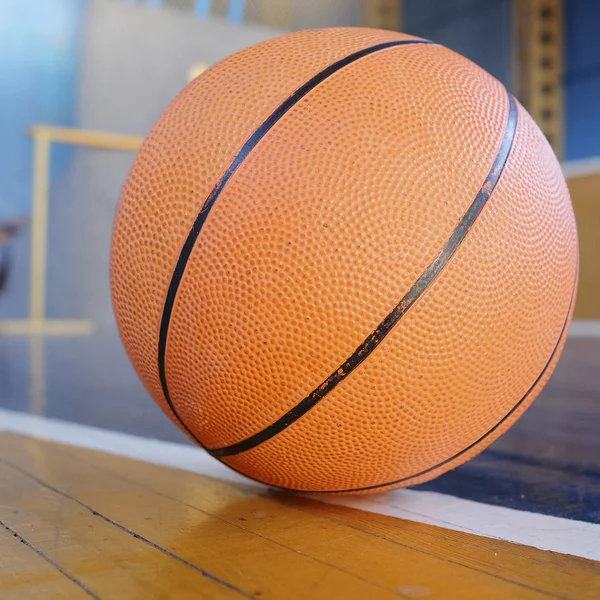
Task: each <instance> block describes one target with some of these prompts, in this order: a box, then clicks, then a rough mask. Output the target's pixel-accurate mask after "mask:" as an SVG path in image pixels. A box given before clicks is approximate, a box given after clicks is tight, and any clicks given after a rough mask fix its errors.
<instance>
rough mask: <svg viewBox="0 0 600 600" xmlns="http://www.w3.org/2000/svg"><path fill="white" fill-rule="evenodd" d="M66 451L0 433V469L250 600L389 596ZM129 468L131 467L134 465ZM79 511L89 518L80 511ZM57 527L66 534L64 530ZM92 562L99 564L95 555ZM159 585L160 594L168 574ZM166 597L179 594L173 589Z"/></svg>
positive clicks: (108, 571) (109, 566)
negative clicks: (30, 479) (34, 481)
mask: <svg viewBox="0 0 600 600" xmlns="http://www.w3.org/2000/svg"><path fill="white" fill-rule="evenodd" d="M72 450H73V455H69V454H67V453H66V452H60V450H59V446H58V445H56V444H52V443H47V442H41V441H38V440H32V439H27V438H21V437H19V436H13V435H10V434H0V456H2V457H3V458H1V459H0V464H1V463H2V461H3V460H4V461H6V462H7V463H10V464H14V465H15V466H16V467H17V468H19V469H22V470H23V471H24V472H27V473H30V474H31V475H33V476H34V477H36V478H38V479H39V480H41V481H43V482H44V483H45V484H46V485H47V486H51V487H52V488H53V489H56V490H62V491H63V493H68V496H69V497H70V498H73V499H75V500H77V501H79V502H81V503H83V504H84V505H85V506H88V507H90V508H93V510H94V511H96V512H98V513H100V514H102V515H103V516H105V517H106V518H108V519H111V520H112V521H114V522H116V523H119V524H121V525H122V526H125V527H127V529H128V530H130V531H132V532H135V533H136V535H138V536H143V537H144V538H146V539H149V540H151V541H152V542H153V543H155V544H157V545H159V546H160V547H162V548H166V549H168V550H169V551H170V552H173V553H174V554H176V555H177V556H180V557H182V558H183V559H185V560H186V561H189V562H190V563H192V564H195V565H198V566H201V567H202V568H204V569H206V570H208V571H210V572H211V573H213V574H215V575H216V576H218V577H219V578H221V579H223V580H226V581H229V582H231V583H232V584H233V585H236V586H237V587H239V588H241V589H243V590H245V591H246V592H248V593H249V594H252V595H254V596H256V597H260V598H261V599H267V598H273V599H275V598H277V599H279V598H290V599H295V598H310V599H312V598H315V599H320V598H323V599H329V598H332V597H334V596H335V595H336V594H343V596H344V598H350V599H352V598H355V599H359V598H367V597H368V598H373V599H380V598H381V599H382V600H384V599H387V598H394V597H396V596H395V594H394V593H392V592H390V591H389V590H386V589H384V588H382V587H381V586H380V585H379V584H378V583H372V582H370V581H365V580H363V579H361V578H359V577H355V576H352V575H350V574H348V573H345V572H344V571H343V570H342V569H338V568H332V567H330V566H329V565H327V564H324V563H321V562H318V561H315V560H313V559H311V558H309V557H307V556H304V555H302V554H301V553H298V552H295V551H294V550H290V549H289V548H286V547H283V546H282V545H280V544H277V543H275V542H273V541H271V540H268V539H265V538H264V537H261V536H257V535H254V534H252V533H250V532H248V531H246V530H245V529H243V528H242V527H239V526H237V525H231V524H229V523H227V522H225V521H223V520H222V519H219V518H216V517H214V516H212V515H208V514H204V513H201V512H199V511H198V510H196V509H193V508H191V507H187V506H185V505H183V504H181V503H180V502H178V501H176V500H172V499H169V498H167V497H164V496H160V495H158V494H156V493H154V492H152V491H151V490H149V489H147V488H144V487H141V486H139V485H135V484H134V483H132V482H130V481H128V480H126V479H123V478H120V477H116V476H114V475H112V474H110V473H109V472H101V471H100V470H98V469H93V468H92V467H91V465H90V464H87V465H86V463H85V462H83V461H82V460H81V459H80V458H79V454H80V453H81V452H84V450H82V449H72ZM133 464H134V467H135V464H137V463H133ZM0 472H1V471H0ZM20 475H21V477H26V476H25V475H22V474H20ZM20 485H21V486H22V485H23V483H22V482H20ZM64 490H68V492H64ZM52 493H53V492H52ZM14 500H15V501H16V498H15V499H14ZM71 502H73V501H71ZM80 509H81V510H83V512H87V513H88V514H91V513H89V511H86V510H85V508H83V507H81V506H80ZM80 512H81V511H80ZM92 516H93V515H92ZM64 526H65V531H67V532H68V529H69V526H70V525H69V524H68V523H64ZM108 558H109V559H110V557H108ZM98 561H99V563H100V564H102V559H101V557H100V556H99V557H98ZM107 563H108V564H105V565H104V566H103V571H104V574H105V577H106V579H110V578H111V577H112V575H111V569H112V567H113V565H112V564H110V561H107ZM163 585H164V586H165V589H168V586H169V578H168V577H167V578H166V579H165V581H164V582H163ZM173 597H179V596H178V595H177V593H176V592H175V591H173Z"/></svg>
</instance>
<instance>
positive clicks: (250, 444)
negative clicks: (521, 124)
mask: <svg viewBox="0 0 600 600" xmlns="http://www.w3.org/2000/svg"><path fill="white" fill-rule="evenodd" d="M509 105H510V109H509V113H508V119H507V124H506V129H505V132H504V136H503V139H502V144H501V145H500V150H499V151H498V154H497V155H496V158H495V160H494V164H493V165H492V168H491V170H490V172H489V174H488V175H487V177H486V179H485V181H484V182H483V185H482V186H481V189H480V190H479V192H478V193H477V195H476V196H475V199H474V200H473V202H472V204H471V206H469V208H468V210H467V212H466V213H465V214H464V215H463V217H462V218H461V220H460V222H459V223H458V225H457V226H456V228H455V229H454V231H453V232H452V235H451V236H450V238H449V239H448V241H447V242H446V244H445V246H444V247H443V248H442V251H441V252H440V253H439V254H438V255H437V256H436V258H435V259H434V260H433V262H432V263H431V264H430V265H429V266H428V267H427V268H426V269H425V271H424V272H423V273H422V275H421V276H420V277H419V278H418V279H417V281H416V282H415V283H414V284H413V286H412V287H411V288H410V290H409V291H408V292H407V293H406V295H405V296H404V298H402V300H400V302H399V303H398V304H397V305H396V307H395V308H394V309H393V310H392V312H390V313H389V314H388V315H387V317H386V318H385V319H384V320H383V321H382V322H381V323H380V324H379V326H378V327H377V329H375V331H373V332H372V333H370V334H369V336H368V337H367V338H366V339H365V341H364V342H362V344H361V345H360V346H359V347H358V348H357V349H356V350H355V351H354V353H353V354H352V356H350V358H349V359H348V360H347V361H346V362H345V363H344V364H342V365H340V366H339V367H338V368H337V369H336V371H334V372H333V373H332V374H331V375H330V376H329V377H328V378H327V379H326V380H325V381H324V382H323V383H321V385H319V387H318V388H316V389H315V390H313V391H312V392H311V393H310V394H309V395H308V396H306V398H304V399H303V400H301V401H300V402H299V403H298V404H297V405H296V406H294V408H292V409H291V410H290V411H288V412H287V413H286V414H285V415H283V416H282V417H281V418H280V419H278V420H277V421H275V422H274V423H272V424H271V425H269V426H268V427H265V429H263V430H262V431H259V432H258V433H256V434H254V435H252V436H250V437H249V438H247V439H245V440H242V441H241V442H238V443H236V444H232V445H231V446H226V447H224V448H215V449H208V452H209V453H210V454H211V455H212V456H215V457H222V456H232V455H234V454H239V453H240V452H246V451H247V450H250V449H252V448H254V447H256V446H258V445H259V444H262V443H263V442H265V441H267V440H268V439H270V438H272V437H273V436H275V435H277V434H278V433H281V432H282V431H283V430H284V429H286V428H287V427H289V426H290V425H291V424H292V423H294V422H295V421H297V420H298V419H299V418H300V417H302V416H303V415H305V414H306V413H307V412H308V411H309V410H311V409H312V408H313V407H314V406H315V405H316V404H318V403H319V402H320V401H321V400H322V399H323V398H324V397H325V396H326V395H327V394H328V393H329V392H331V390H333V389H334V388H335V387H336V386H337V385H338V384H339V383H340V382H341V381H343V380H344V379H345V378H346V377H347V376H348V375H349V374H350V373H351V372H352V371H353V370H354V369H356V367H358V365H360V364H361V363H362V362H363V361H364V360H365V359H366V358H367V357H368V356H369V355H370V354H371V353H372V352H373V351H374V350H375V348H377V346H378V345H379V344H380V343H381V342H382V341H383V339H384V338H385V337H386V336H387V335H388V333H390V331H391V330H392V329H393V328H394V326H395V325H396V324H397V323H398V321H400V319H401V318H402V317H403V316H404V315H405V314H406V313H407V312H408V310H409V309H410V308H411V307H412V306H413V305H414V303H415V302H416V301H417V300H418V299H419V298H420V297H421V296H422V295H423V293H424V292H425V290H427V288H428V287H429V286H430V285H431V283H432V282H433V281H434V279H435V278H436V277H437V276H438V275H439V274H440V273H441V272H442V270H443V269H444V267H445V266H446V265H447V264H448V261H449V260H450V259H451V258H452V257H453V256H454V254H455V253H456V251H457V250H458V247H459V246H460V244H461V243H462V242H463V240H464V239H465V237H466V235H467V233H468V232H469V230H470V229H471V227H472V226H473V223H475V220H476V219H477V217H478V216H479V214H480V213H481V211H482V210H483V207H484V206H485V205H486V203H487V201H488V199H489V197H490V196H491V194H492V192H493V191H494V188H495V186H496V184H497V183H498V179H499V178H500V175H501V174H502V170H503V169H504V165H505V164H506V161H507V159H508V156H509V155H510V150H511V147H512V143H513V140H514V137H515V131H516V127H517V105H516V102H515V100H514V98H513V97H512V96H510V95H509Z"/></svg>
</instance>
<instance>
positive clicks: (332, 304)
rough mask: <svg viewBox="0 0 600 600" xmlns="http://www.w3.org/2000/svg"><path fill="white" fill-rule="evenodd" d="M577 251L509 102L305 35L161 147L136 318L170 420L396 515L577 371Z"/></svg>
mask: <svg viewBox="0 0 600 600" xmlns="http://www.w3.org/2000/svg"><path fill="white" fill-rule="evenodd" d="M577 265H578V250H577V235H576V229H575V221H574V217H573V211H572V207H571V203H570V200H569V195H568V192H567V188H566V185H565V182H564V179H563V176H562V174H561V170H560V166H559V164H558V162H557V160H556V158H555V156H554V154H553V153H552V150H551V148H550V146H549V145H548V143H547V141H546V140H545V138H544V137H543V135H542V133H541V132H540V130H539V129H538V128H537V126H536V125H535V124H534V122H533V120H532V119H531V117H530V116H529V115H528V114H527V112H526V111H525V110H524V109H523V108H522V107H521V106H520V105H519V103H518V102H517V101H516V100H515V99H514V98H512V97H511V96H510V95H509V94H508V93H507V91H506V90H505V88H504V87H503V86H502V84H501V83H499V82H498V81H497V80H496V79H494V78H493V77H491V76H490V75H489V74H487V73H486V72H485V71H483V70H482V69H480V68H479V67H477V66H476V65H474V64H473V63H472V62H470V61H469V60H467V59H465V58H463V57H462V56H460V55H458V54H456V53H454V52H452V51H450V50H448V49H447V48H444V47H443V46H439V45H437V44H434V43H431V42H429V41H427V40H423V39H420V38H415V37H412V36H409V35H403V34H400V33H394V32H389V31H378V30H371V29H324V30H317V31H303V32H300V33H293V34H290V35H285V36H283V37H279V38H277V39H273V40H269V41H267V42H265V43H262V44H259V45H257V46H254V47H252V48H249V49H247V50H244V51H242V52H239V53H238V54H235V55H234V56H232V57H230V58H228V59H226V60H224V61H222V62H221V63H219V64H217V65H216V66H214V67H212V68H211V69H209V70H208V71H206V72H205V73H204V74H202V75H201V76H200V77H199V78H197V79H196V80H194V81H193V82H192V83H190V84H189V85H188V86H187V87H186V88H185V89H184V90H183V91H182V92H181V94H179V96H178V97H177V98H176V99H175V100H174V101H173V103H172V104H171V105H170V106H169V108H168V109H167V110H166V111H165V113H164V114H163V115H162V117H161V118H160V120H159V121H158V123H157V124H156V125H155V127H154V128H153V130H152V132H151V133H150V135H149V136H148V138H147V140H146V141H145V143H144V145H143V148H142V149H141V151H140V153H139V155H138V157H137V159H136V161H135V164H134V166H133V168H132V170H131V173H130V174H129V177H128V179H127V182H126V183H125V186H124V188H123V192H122V196H121V199H120V202H119V206H118V209H117V214H116V220H115V226H114V233H113V247H112V291H113V299H114V308H115V312H116V317H117V322H118V326H119V329H120V332H121V336H122V338H123V342H124V344H125V347H126V348H127V351H128V353H129V356H130V358H131V360H132V362H133V364H134V366H135V368H136V370H137V372H138V374H139V376H140V377H141V379H142V381H143V382H144V384H145V386H146V388H147V389H148V391H149V392H150V393H151V394H152V396H153V397H154V399H155V400H156V402H158V404H159V405H160V406H161V407H162V408H163V410H164V411H165V412H166V413H167V414H168V415H169V416H170V417H171V418H172V419H173V421H175V423H176V424H177V425H178V426H179V427H180V428H181V429H182V430H183V431H185V432H186V433H187V434H188V435H189V436H190V437H191V438H192V439H194V440H195V441H196V442H198V443H199V444H201V445H202V446H203V447H204V448H206V449H207V450H208V452H209V453H211V454H212V455H213V456H215V457H217V458H218V459H219V460H221V461H223V462H224V463H225V464H227V465H229V466H230V467H232V468H233V469H236V470H237V471H239V472H241V473H244V474H246V475H248V476H249V477H252V478H254V479H257V480H259V481H263V482H265V483H268V484H271V485H275V486H280V487H284V488H290V489H295V490H303V491H313V492H374V491H382V490H385V489H390V488H394V487H399V486H406V485H412V484H415V483H419V482H423V481H425V480H428V479H431V478H433V477H435V476H437V475H440V474H441V473H443V472H445V471H447V470H449V469H452V468H454V467H456V466H457V465H459V464H461V463H463V462H465V461H466V460H468V459H470V458H472V457H473V456H475V455H476V454H478V453H479V452H481V451H482V450H483V449H484V448H485V447H486V446H488V445H489V444H490V443H492V442H493V441H494V440H495V439H497V438H498V437H499V436H500V435H501V434H502V433H503V432H505V431H506V430H507V429H508V428H509V427H510V426H511V425H512V424H513V423H514V422H515V421H516V420H517V419H518V418H519V417H520V416H521V415H522V414H523V412H524V411H525V410H526V409H527V407H528V406H529V405H530V404H531V402H532V401H533V399H534V398H535V397H536V396H537V395H538V394H539V392H540V390H541V389H542V387H543V386H544V384H545V383H546V381H547V380H548V378H549V377H550V374H551V373H552V371H553V369H554V367H555V365H556V362H557V361H558V358H559V355H560V353H561V350H562V347H563V344H564V341H565V338H566V335H567V329H568V325H569V321H570V319H571V315H572V311H573V303H574V296H575V289H576V285H577Z"/></svg>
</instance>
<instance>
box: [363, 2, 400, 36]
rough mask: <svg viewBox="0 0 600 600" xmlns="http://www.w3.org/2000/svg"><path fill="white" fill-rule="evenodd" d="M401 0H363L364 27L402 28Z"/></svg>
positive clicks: (398, 29)
mask: <svg viewBox="0 0 600 600" xmlns="http://www.w3.org/2000/svg"><path fill="white" fill-rule="evenodd" d="M402 9H403V6H402V0H363V20H364V24H365V26H366V27H373V28H375V29H391V30H393V31H400V30H401V29H402Z"/></svg>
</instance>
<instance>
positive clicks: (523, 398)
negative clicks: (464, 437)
mask: <svg viewBox="0 0 600 600" xmlns="http://www.w3.org/2000/svg"><path fill="white" fill-rule="evenodd" d="M576 285H577V274H575V284H574V286H576ZM574 298H575V287H573V292H572V293H571V300H570V302H569V308H568V310H567V316H566V318H565V322H564V323H563V326H562V329H561V332H560V335H559V336H558V341H557V342H556V345H555V346H554V349H553V350H552V353H551V354H550V358H549V359H548V362H547V363H546V365H545V366H544V368H543V369H542V372H541V373H540V374H539V376H538V377H537V379H536V380H535V381H534V382H533V385H532V386H531V387H530V388H529V389H528V390H527V392H526V393H525V395H524V396H523V397H522V398H521V399H520V400H519V402H517V404H515V405H514V406H513V407H512V408H511V409H510V411H509V412H508V413H507V414H506V415H504V417H502V419H501V420H500V421H498V423H496V425H494V426H493V427H492V428H491V429H489V430H488V431H487V432H486V433H484V434H483V435H482V436H481V437H480V438H479V439H478V440H476V441H475V442H473V443H472V444H470V445H469V446H467V447H466V448H464V449H463V450H461V451H460V452H457V453H456V454H455V455H454V456H451V457H450V458H447V459H446V460H443V461H442V462H440V463H438V464H437V465H434V466H433V467H429V468H428V469H425V470H424V471H421V472H420V473H415V474H414V475H410V476H408V477H403V478H402V479H396V480H395V481H388V482H387V483H378V484H377V485H369V486H366V487H361V488H351V489H347V490H325V491H322V492H321V491H306V490H298V491H301V492H305V493H307V494H344V493H350V492H363V491H367V490H376V489H379V488H385V487H388V486H390V485H398V484H399V483H403V482H404V481H408V480H410V479H415V478H416V477H421V476H423V475H427V473H431V471H435V470H436V469H439V468H440V467H443V466H444V465H446V464H448V463H449V462H451V461H453V460H455V459H456V458H458V457H459V456H462V455H463V454H465V452H468V451H469V450H472V449H473V448H474V447H475V446H477V445H478V444H480V443H481V442H483V440H485V438H486V437H488V436H489V435H491V434H492V433H494V431H496V430H497V429H498V427H500V426H501V425H502V424H503V423H504V422H505V421H506V420H507V419H508V418H510V416H511V415H513V414H514V413H515V412H516V411H517V410H518V409H519V407H520V406H522V405H523V403H524V402H525V401H526V400H527V398H529V396H531V394H532V393H533V390H535V388H536V387H537V385H538V383H539V382H540V381H541V380H542V379H543V377H544V375H545V374H546V372H547V371H548V369H549V367H550V365H551V364H552V361H553V360H554V357H555V356H556V353H557V352H558V349H559V348H560V344H561V342H562V341H563V339H564V336H565V333H566V329H567V324H568V322H569V315H570V314H571V309H572V308H573V300H574Z"/></svg>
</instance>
